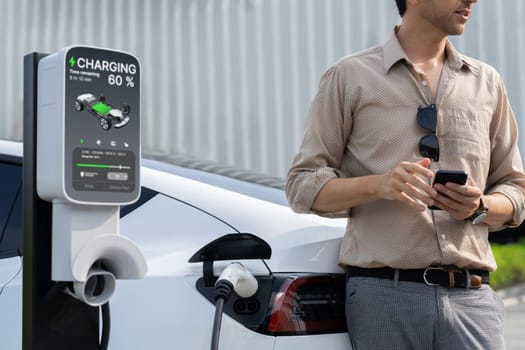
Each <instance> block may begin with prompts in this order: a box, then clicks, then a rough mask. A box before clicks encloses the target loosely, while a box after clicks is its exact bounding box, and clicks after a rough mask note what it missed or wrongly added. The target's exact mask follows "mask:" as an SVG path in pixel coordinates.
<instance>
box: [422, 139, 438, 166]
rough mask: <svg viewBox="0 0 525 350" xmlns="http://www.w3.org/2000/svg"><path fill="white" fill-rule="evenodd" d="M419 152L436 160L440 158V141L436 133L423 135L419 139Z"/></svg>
mask: <svg viewBox="0 0 525 350" xmlns="http://www.w3.org/2000/svg"><path fill="white" fill-rule="evenodd" d="M419 153H421V155H422V156H423V157H428V158H431V159H432V160H434V161H436V162H437V161H438V160H439V143H438V139H437V137H436V135H434V134H432V135H426V136H423V138H422V139H421V141H419Z"/></svg>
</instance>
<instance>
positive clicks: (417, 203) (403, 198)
mask: <svg viewBox="0 0 525 350" xmlns="http://www.w3.org/2000/svg"><path fill="white" fill-rule="evenodd" d="M429 165H430V159H428V158H425V159H423V160H421V161H419V162H416V163H411V162H401V163H399V164H398V165H397V166H396V167H395V168H394V169H392V170H391V171H390V172H388V173H386V174H385V175H383V176H382V177H383V178H382V181H381V183H382V185H381V197H383V198H385V199H390V200H397V201H400V202H401V203H403V204H406V205H408V206H409V207H411V208H414V209H416V210H418V211H425V210H426V209H427V206H429V205H433V204H434V200H433V198H434V197H436V195H437V192H436V190H435V189H433V188H432V186H430V185H429V179H431V178H432V177H433V176H434V173H433V172H432V171H431V170H430V169H429V168H428V167H429Z"/></svg>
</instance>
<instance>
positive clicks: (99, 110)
mask: <svg viewBox="0 0 525 350" xmlns="http://www.w3.org/2000/svg"><path fill="white" fill-rule="evenodd" d="M75 109H76V110H77V111H79V112H81V111H83V110H84V109H85V110H87V111H88V112H90V113H91V114H93V115H94V116H96V117H97V118H98V120H99V123H100V126H101V127H102V129H104V130H109V129H111V127H114V128H122V127H123V126H126V125H127V124H128V122H129V111H130V108H129V105H128V104H126V103H123V104H122V105H121V106H120V108H117V107H115V106H113V105H111V104H109V103H106V98H105V96H104V95H99V96H98V97H96V96H95V95H93V94H91V93H86V94H82V95H80V96H78V97H77V98H76V100H75Z"/></svg>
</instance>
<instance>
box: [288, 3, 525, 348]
mask: <svg viewBox="0 0 525 350" xmlns="http://www.w3.org/2000/svg"><path fill="white" fill-rule="evenodd" d="M476 2H477V1H476V0H469V1H467V0H406V1H405V0H397V1H396V4H397V6H398V9H399V12H400V14H401V16H402V18H403V19H402V22H401V25H399V26H398V27H396V28H395V30H394V33H393V35H392V38H391V39H390V40H389V41H387V42H386V43H385V44H383V45H380V46H377V47H374V48H371V49H368V50H365V51H363V52H360V53H357V54H354V55H351V56H348V57H345V58H342V59H341V60H339V61H338V62H337V63H336V64H335V65H334V66H333V67H332V68H330V69H329V70H328V71H327V72H326V73H325V75H324V76H323V78H322V79H321V83H320V88H319V91H318V94H317V95H316V97H315V99H314V101H313V102H312V105H311V108H310V112H309V116H308V121H307V126H306V131H305V134H304V139H303V142H302V145H301V148H300V150H299V152H298V154H297V155H296V157H295V159H294V162H293V164H292V167H291V169H290V171H289V174H288V178H287V197H288V200H289V202H290V205H291V207H292V208H293V209H294V210H295V211H297V212H314V213H318V214H320V215H326V216H348V218H349V219H348V225H347V229H346V233H345V236H344V238H343V241H342V245H341V251H340V256H339V262H340V264H341V265H342V266H344V267H345V269H346V270H347V275H348V284H347V302H346V312H347V321H348V330H349V335H350V338H351V341H352V343H353V345H354V348H356V349H358V350H363V349H469V350H470V349H484V350H487V349H498V350H499V349H504V339H503V305H502V303H501V300H500V299H499V298H498V297H497V296H496V294H495V293H494V292H493V291H492V289H491V288H490V286H489V272H491V271H494V270H495V269H496V262H495V260H494V256H493V254H492V251H491V249H490V245H489V242H488V232H489V230H491V231H496V230H500V229H502V228H504V227H511V226H517V225H519V224H520V223H521V222H522V220H523V219H524V207H525V200H524V198H525V175H524V173H523V167H522V161H521V156H520V153H519V150H518V146H517V137H518V136H517V126H516V121H515V117H514V115H513V112H512V110H511V107H510V105H509V101H508V99H507V95H506V91H505V88H504V85H503V82H502V80H501V78H500V76H499V75H498V73H497V72H496V71H495V70H494V69H493V68H492V67H490V66H489V65H487V64H484V63H482V62H479V61H477V60H474V59H472V58H469V57H466V56H464V55H461V54H459V53H458V52H457V51H456V50H455V48H454V47H453V46H452V45H451V43H450V42H449V41H448V39H447V37H448V36H449V35H460V34H462V33H463V31H464V29H465V25H466V23H467V22H468V20H469V18H470V15H471V13H472V10H473V5H474V4H475V3H476ZM438 169H450V170H461V171H464V172H466V173H467V174H468V180H467V182H466V184H463V185H462V184H456V183H453V182H448V183H446V184H445V185H439V184H436V185H434V186H432V179H433V177H434V173H435V172H436V171H437V170H438ZM429 206H434V207H437V208H436V209H429Z"/></svg>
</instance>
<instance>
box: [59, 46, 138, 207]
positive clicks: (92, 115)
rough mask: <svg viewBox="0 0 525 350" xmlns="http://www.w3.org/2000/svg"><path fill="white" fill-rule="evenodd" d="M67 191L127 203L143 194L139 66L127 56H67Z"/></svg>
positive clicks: (74, 196) (86, 52)
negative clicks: (141, 180)
mask: <svg viewBox="0 0 525 350" xmlns="http://www.w3.org/2000/svg"><path fill="white" fill-rule="evenodd" d="M64 60H65V62H64V69H65V82H64V88H65V99H64V103H65V106H64V118H65V120H64V127H65V139H64V143H65V144H64V151H65V153H64V163H65V164H64V168H65V169H64V171H65V173H64V180H65V181H64V182H65V183H64V185H65V186H64V190H65V192H66V197H69V199H71V200H73V201H77V202H83V203H94V202H95V203H112V204H124V203H130V202H133V201H135V200H136V199H137V198H138V196H139V191H140V112H139V111H140V65H139V62H138V60H137V59H136V58H135V57H134V56H132V55H129V54H127V53H124V52H119V51H112V50H106V49H98V48H92V47H82V46H79V47H72V48H71V49H69V50H68V51H67V53H66V54H65V56H64Z"/></svg>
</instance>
